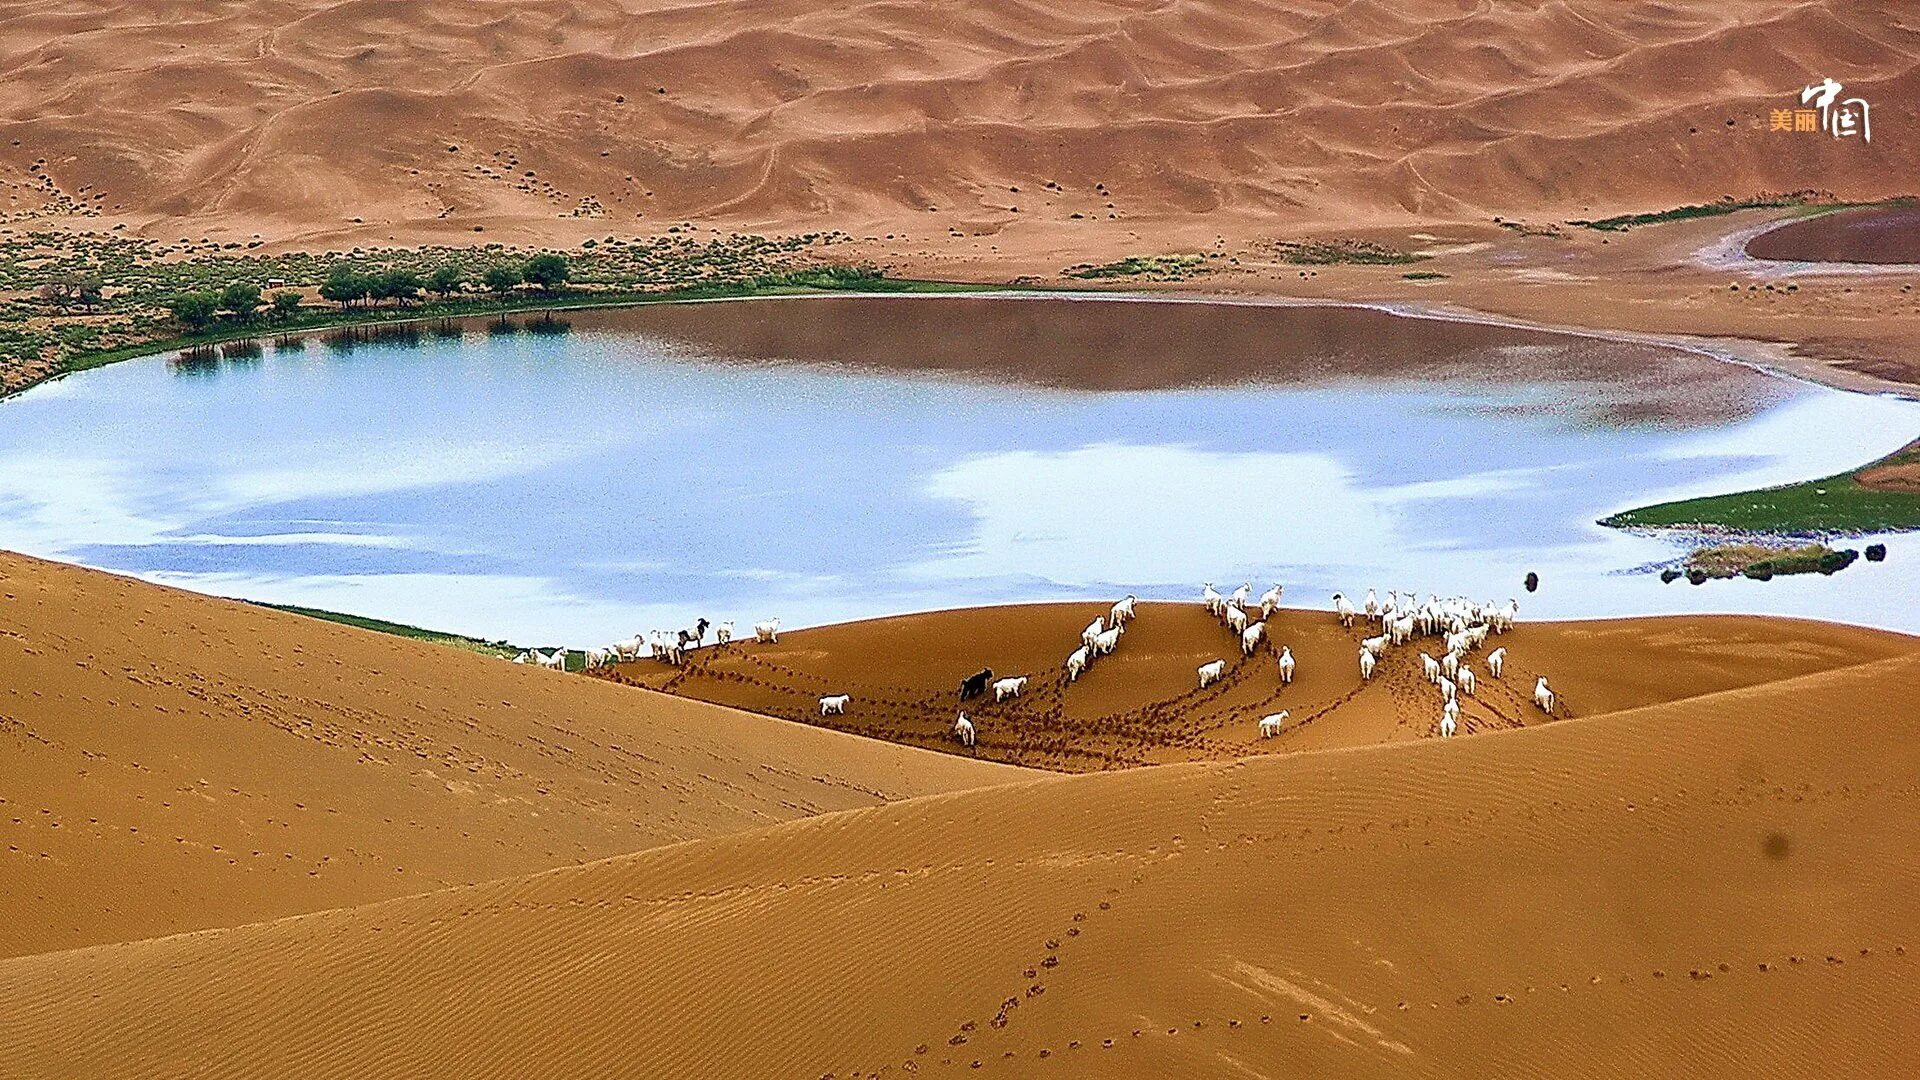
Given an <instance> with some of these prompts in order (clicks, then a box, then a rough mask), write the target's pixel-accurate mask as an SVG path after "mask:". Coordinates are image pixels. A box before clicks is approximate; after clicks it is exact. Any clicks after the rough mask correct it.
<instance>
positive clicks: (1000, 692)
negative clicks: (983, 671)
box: [993, 675, 1027, 705]
mask: <svg viewBox="0 0 1920 1080" xmlns="http://www.w3.org/2000/svg"><path fill="white" fill-rule="evenodd" d="M1026 689H1027V676H1025V675H1019V676H1015V677H1013V678H1010V679H996V680H995V681H994V684H993V701H994V704H996V705H997V704H999V703H1000V702H1002V701H1005V700H1007V699H1008V698H1010V697H1019V696H1020V695H1021V694H1022V693H1025V692H1026Z"/></svg>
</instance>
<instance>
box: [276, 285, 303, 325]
mask: <svg viewBox="0 0 1920 1080" xmlns="http://www.w3.org/2000/svg"><path fill="white" fill-rule="evenodd" d="M271 299H272V301H273V317H274V318H276V319H279V320H281V321H282V322H285V321H287V320H288V319H291V318H293V317H294V316H295V315H298V314H300V294H299V293H297V292H277V293H274V294H273V296H272V297H271Z"/></svg>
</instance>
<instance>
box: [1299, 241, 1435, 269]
mask: <svg viewBox="0 0 1920 1080" xmlns="http://www.w3.org/2000/svg"><path fill="white" fill-rule="evenodd" d="M1273 251H1274V254H1276V255H1278V256H1279V257H1280V261H1281V262H1284V263H1292V264H1294V265H1296V266H1335V265H1341V264H1352V265H1359V266H1399V265H1404V264H1406V263H1416V262H1421V261H1423V260H1425V259H1427V258H1429V256H1426V255H1415V254H1414V253H1413V252H1411V251H1401V250H1400V249H1399V248H1391V247H1388V246H1387V245H1385V244H1376V243H1374V242H1373V241H1371V240H1282V241H1279V242H1277V243H1275V244H1274V245H1273Z"/></svg>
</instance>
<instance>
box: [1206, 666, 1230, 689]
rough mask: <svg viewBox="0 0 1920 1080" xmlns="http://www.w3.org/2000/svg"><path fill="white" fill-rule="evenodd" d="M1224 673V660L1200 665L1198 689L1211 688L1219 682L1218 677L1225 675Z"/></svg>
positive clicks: (1225, 668) (1225, 670)
mask: <svg viewBox="0 0 1920 1080" xmlns="http://www.w3.org/2000/svg"><path fill="white" fill-rule="evenodd" d="M1226 673H1227V662H1226V661H1225V660H1212V661H1209V662H1207V663H1204V664H1201V665H1200V689H1202V690H1205V689H1206V688H1207V687H1209V686H1212V685H1213V684H1214V683H1216V682H1219V681H1220V677H1221V676H1222V675H1225V674H1226Z"/></svg>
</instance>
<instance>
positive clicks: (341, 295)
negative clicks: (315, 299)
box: [320, 264, 373, 307]
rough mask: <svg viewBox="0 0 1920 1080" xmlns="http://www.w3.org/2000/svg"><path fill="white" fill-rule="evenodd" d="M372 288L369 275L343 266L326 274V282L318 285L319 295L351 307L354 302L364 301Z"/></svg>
mask: <svg viewBox="0 0 1920 1080" xmlns="http://www.w3.org/2000/svg"><path fill="white" fill-rule="evenodd" d="M372 288H373V282H372V279H371V277H370V275H367V274H363V273H361V272H360V271H358V270H355V269H354V268H353V267H351V266H346V265H344V264H343V265H340V266H336V267H334V268H333V269H332V270H330V271H328V272H327V280H325V281H323V282H321V283H320V295H321V296H322V297H324V298H325V299H328V300H331V301H333V302H334V303H336V304H345V305H347V306H349V307H351V306H352V305H353V302H354V301H355V300H365V299H366V298H367V294H368V293H369V292H370V291H372Z"/></svg>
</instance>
